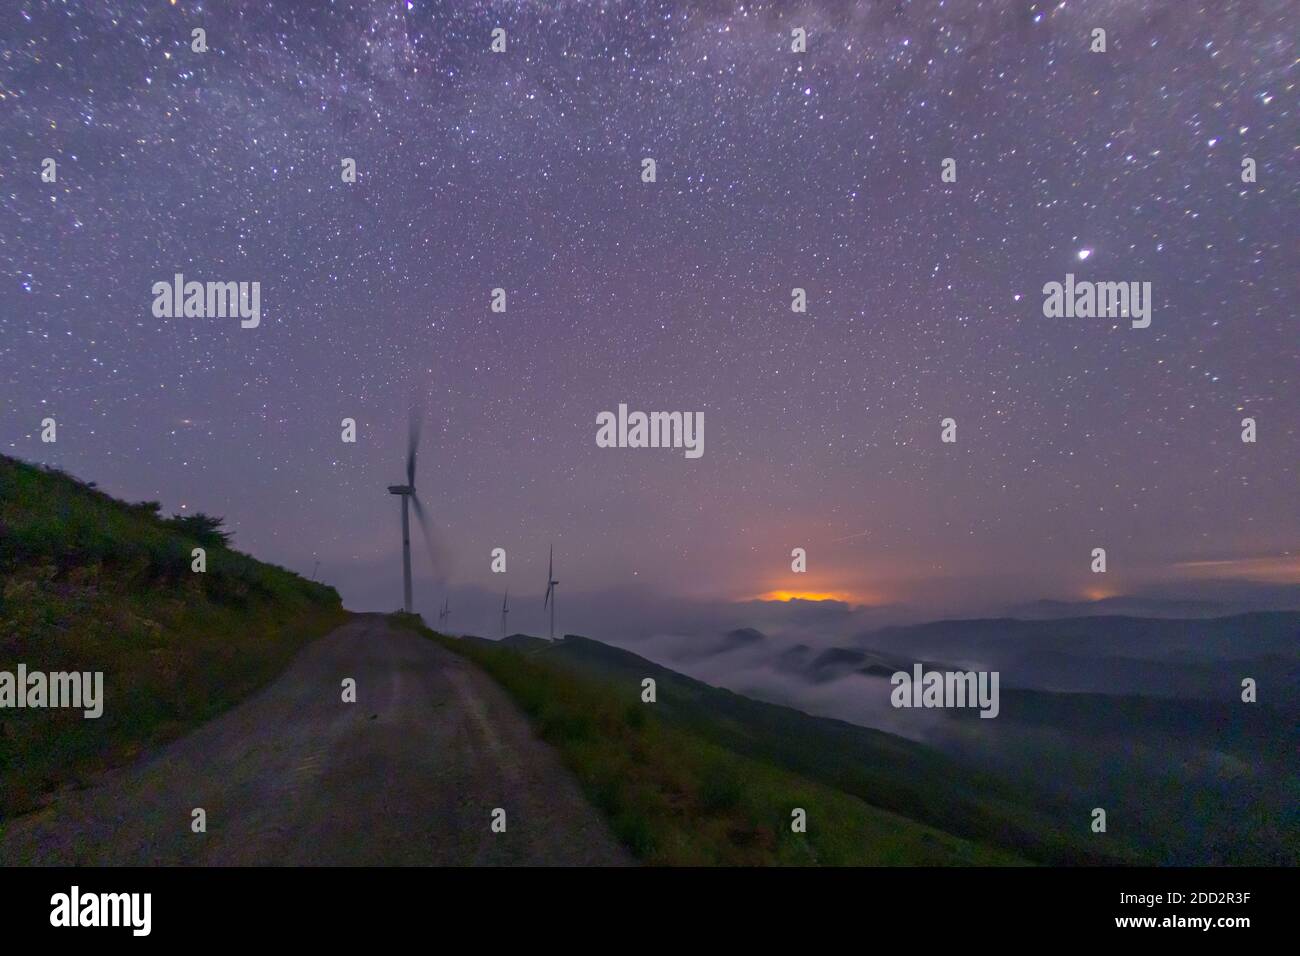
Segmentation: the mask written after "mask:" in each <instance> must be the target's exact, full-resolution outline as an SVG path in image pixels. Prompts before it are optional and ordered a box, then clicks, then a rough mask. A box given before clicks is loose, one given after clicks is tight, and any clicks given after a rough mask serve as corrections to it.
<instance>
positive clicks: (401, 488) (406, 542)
mask: <svg viewBox="0 0 1300 956" xmlns="http://www.w3.org/2000/svg"><path fill="white" fill-rule="evenodd" d="M419 450H420V418H419V416H418V415H417V414H416V413H415V412H414V411H412V412H411V419H410V425H409V429H408V433H407V442H406V484H404V485H389V486H388V493H389V494H390V495H400V496H401V498H402V610H403V611H405V612H406V613H407V614H410V613H411V612H412V610H413V608H412V605H411V521H410V518H409V516H408V514H407V509H408V507H410V506H414V508H415V517H416V518H417V519H418V520H419V522H420V530H421V531H422V532H424V543H425V545H427V546H428V549H429V560H430V561H432V562H433V565H434V572H435V573H437V570H438V563H439V562H438V560H437V557H436V554H435V551H436V548H435V545H434V532H433V529H432V527H431V526H430V524H429V519H428V518H427V517H426V516H425V513H424V508H422V507H421V506H420V499H419V497H418V496H417V495H416V493H415V458H416V454H417V452H418V451H419Z"/></svg>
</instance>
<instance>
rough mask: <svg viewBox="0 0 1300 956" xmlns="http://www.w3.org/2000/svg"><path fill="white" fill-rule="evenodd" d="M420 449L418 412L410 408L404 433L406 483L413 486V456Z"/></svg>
mask: <svg viewBox="0 0 1300 956" xmlns="http://www.w3.org/2000/svg"><path fill="white" fill-rule="evenodd" d="M419 451H420V413H419V411H417V410H416V409H414V408H412V409H411V417H410V420H409V422H408V424H407V433H406V483H407V484H408V485H410V486H411V487H412V488H414V487H415V456H416V455H417V454H418V453H419Z"/></svg>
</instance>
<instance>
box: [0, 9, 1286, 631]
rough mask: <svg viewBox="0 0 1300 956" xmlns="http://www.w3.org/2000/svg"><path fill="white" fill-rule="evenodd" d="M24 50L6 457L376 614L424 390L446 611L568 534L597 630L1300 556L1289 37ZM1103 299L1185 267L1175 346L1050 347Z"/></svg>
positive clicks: (13, 64)
mask: <svg viewBox="0 0 1300 956" xmlns="http://www.w3.org/2000/svg"><path fill="white" fill-rule="evenodd" d="M196 27H197V28H202V29H203V30H204V31H205V33H206V42H207V45H208V50H207V52H204V53H196V52H194V50H193V49H192V32H191V31H192V30H193V29H194V28H196ZM496 27H500V28H502V29H504V31H505V38H506V50H505V52H503V53H494V52H492V51H491V49H490V44H491V42H492V31H493V29H494V28H496ZM796 28H802V29H804V30H806V31H807V38H808V39H807V52H805V53H798V52H793V51H792V49H791V44H792V30H794V29H796ZM1097 28H1101V29H1104V30H1105V31H1106V36H1107V49H1106V51H1105V52H1093V51H1092V50H1091V49H1090V44H1091V42H1092V40H1091V36H1092V31H1093V30H1094V29H1097ZM0 37H2V39H0V206H2V207H3V208H2V209H0V216H2V218H0V399H3V404H2V406H0V450H3V451H5V452H6V453H7V454H12V455H16V456H18V457H21V458H25V459H28V460H37V461H46V462H50V463H52V464H57V465H59V466H61V467H64V468H66V469H68V470H69V471H71V472H72V473H74V474H76V475H78V476H80V477H83V478H86V479H88V480H94V481H97V482H98V483H99V485H100V486H101V487H103V488H104V489H106V490H108V491H110V492H112V493H114V494H117V495H119V496H121V497H125V498H129V499H133V500H135V499H158V500H161V501H162V502H163V505H164V508H165V509H166V510H167V511H178V510H181V509H182V508H184V509H189V510H203V511H207V512H211V513H217V514H223V515H225V516H226V518H227V520H228V522H229V524H230V525H231V527H232V528H233V529H234V530H235V533H236V542H237V544H238V545H239V546H241V547H242V548H244V549H245V550H248V551H250V552H252V553H254V554H256V555H258V556H259V557H264V558H266V559H269V560H273V561H276V562H279V563H283V564H286V565H288V566H291V567H294V568H296V569H298V570H300V571H303V572H310V571H312V569H313V568H314V567H315V564H316V562H317V561H319V562H320V572H319V573H320V575H321V576H322V577H324V578H325V579H326V580H329V581H332V582H334V583H337V584H338V585H339V586H340V589H341V590H342V592H343V595H344V598H345V600H346V601H347V602H348V603H349V604H350V605H351V606H356V607H367V606H370V607H381V608H390V607H394V606H396V605H397V604H398V602H399V601H400V583H399V576H398V575H399V571H398V567H399V565H398V560H399V559H398V555H399V549H398V537H397V535H398V531H397V519H398V509H397V507H396V500H395V499H394V498H392V497H391V496H389V495H388V494H387V493H386V492H385V486H386V485H388V484H393V483H395V482H398V481H400V480H401V479H402V467H403V466H402V458H403V453H404V452H403V445H404V442H405V429H406V418H407V415H408V411H409V409H410V407H411V405H412V403H413V402H414V403H416V404H418V405H421V406H422V407H423V408H424V409H425V422H426V434H425V442H424V445H423V447H422V452H421V456H422V457H421V465H420V467H421V473H420V474H419V476H418V477H417V483H418V485H419V488H420V492H421V495H422V496H423V497H424V499H425V501H426V504H427V506H428V507H429V508H430V509H431V510H432V511H433V513H434V515H435V516H436V520H437V523H438V524H439V526H440V528H441V530H442V534H443V535H444V537H445V542H446V545H445V551H446V555H447V563H446V566H445V567H444V568H442V569H440V570H439V571H438V572H437V575H438V577H439V579H440V580H439V581H437V582H435V581H434V572H433V571H432V570H431V569H430V567H429V563H428V560H427V559H426V558H425V557H424V556H423V554H422V553H418V554H417V560H416V574H417V588H416V590H417V594H418V598H419V600H418V604H419V606H420V607H421V608H422V609H423V610H426V611H431V610H432V609H433V608H435V607H436V606H437V604H439V603H440V602H441V598H442V594H443V588H444V585H445V586H448V587H451V588H453V589H455V588H459V589H462V591H464V592H465V593H467V594H468V593H471V592H472V591H473V589H476V588H479V589H484V590H485V591H491V592H499V591H500V589H501V588H502V587H503V586H504V581H503V580H502V576H500V575H493V574H492V573H491V572H490V571H489V552H490V550H491V549H492V548H493V547H503V548H505V549H506V550H507V553H508V555H509V568H508V573H507V575H506V576H505V577H506V578H508V580H509V582H510V586H511V593H512V595H515V594H520V595H521V597H520V599H519V600H520V602H521V604H522V602H523V601H524V600H525V599H524V598H523V597H522V595H525V594H527V595H528V598H527V600H528V602H529V605H528V606H529V608H530V609H529V610H528V611H527V612H526V613H523V612H522V608H521V616H520V619H519V621H518V623H519V624H520V625H521V626H533V627H538V626H540V622H541V592H542V588H543V587H544V581H545V578H544V574H545V560H546V549H547V546H548V545H549V544H550V543H551V542H554V544H555V548H556V556H557V563H558V564H559V573H558V574H557V577H559V578H560V579H561V580H562V581H563V584H562V586H561V594H562V596H563V599H564V600H565V601H566V602H569V603H566V604H565V605H563V607H565V608H575V607H580V606H581V603H582V600H583V597H582V596H583V595H584V594H585V593H588V592H591V593H595V592H600V591H611V590H621V591H628V592H635V591H638V590H640V591H642V592H644V593H646V594H649V593H652V592H662V593H667V594H672V595H679V596H686V595H692V596H699V597H709V598H719V599H738V598H748V597H752V596H754V595H756V594H760V593H763V592H767V591H770V590H774V589H785V590H792V591H808V592H818V593H823V592H824V593H828V594H835V595H840V596H844V597H846V598H849V599H851V600H854V601H861V602H867V603H874V602H894V601H912V602H925V601H928V600H935V599H937V597H936V596H939V597H943V598H944V600H949V601H951V602H955V603H960V601H961V600H962V599H964V598H966V597H974V596H976V595H981V594H994V593H995V594H997V595H998V596H1000V597H1005V598H1007V599H1029V598H1038V597H1076V598H1077V597H1081V596H1083V595H1085V594H1093V595H1094V596H1097V595H1099V594H1103V593H1119V592H1123V591H1125V590H1131V589H1134V588H1137V587H1140V586H1144V585H1146V584H1149V583H1151V582H1153V581H1160V580H1167V579H1180V578H1182V577H1186V578H1187V579H1188V580H1193V579H1194V578H1195V574H1196V573H1197V569H1204V568H1213V569H1215V573H1216V574H1219V573H1222V574H1224V575H1226V576H1229V577H1231V576H1234V575H1238V574H1239V573H1241V574H1246V575H1247V576H1249V574H1250V573H1254V572H1251V571H1250V569H1252V568H1253V569H1255V570H1256V571H1258V572H1259V573H1260V574H1261V575H1264V576H1266V577H1267V576H1270V575H1271V576H1272V577H1273V579H1277V576H1278V575H1279V574H1280V575H1281V576H1282V577H1284V578H1285V577H1286V575H1287V574H1288V573H1291V572H1294V570H1295V563H1296V562H1295V556H1296V545H1297V542H1298V539H1300V534H1298V533H1300V517H1298V513H1297V509H1296V506H1295V492H1296V473H1295V465H1296V462H1297V459H1298V453H1300V441H1298V440H1297V432H1296V427H1295V423H1294V417H1295V413H1296V410H1297V404H1298V403H1297V398H1298V397H1300V392H1298V390H1297V376H1296V371H1297V358H1298V357H1300V356H1298V353H1297V348H1296V342H1297V335H1296V325H1295V303H1296V301H1297V295H1298V294H1300V288H1297V275H1298V274H1300V269H1298V268H1297V265H1298V264H1300V263H1298V262H1297V246H1296V242H1295V237H1296V223H1297V214H1296V209H1297V201H1298V200H1300V190H1298V189H1297V185H1296V158H1297V149H1296V142H1297V136H1296V134H1297V125H1296V122H1295V105H1296V103H1295V94H1296V75H1295V70H1296V47H1295V43H1294V39H1295V18H1294V5H1293V4H1290V3H1287V2H1281V0H1279V2H1267V0H1260V2H1240V3H1233V2H1224V3H1204V4H1201V3H1194V2H1183V0H1169V2H1118V0H1070V2H1062V3H1040V4H1032V3H1011V2H1007V3H1003V2H974V0H971V2H955V0H949V2H917V3H893V2H888V3H871V2H861V3H830V4H809V5H797V4H788V3H774V4H761V3H745V4H731V3H722V2H713V3H701V4H683V3H671V2H658V3H618V2H608V3H602V4H594V3H582V4H579V3H527V2H515V3H428V2H420V0H416V2H412V3H400V4H394V3H371V4H365V3H343V2H339V3H334V4H326V3H314V2H303V3H287V2H286V3H265V2H263V3H239V2H231V3H211V4H192V3H186V2H183V0H182V2H177V3H175V4H173V5H167V4H164V3H123V2H115V0H108V2H104V3H93V4H92V3H87V4H84V5H83V4H61V3H46V4H40V3H30V2H21V3H16V4H13V5H10V6H9V8H8V9H7V11H6V12H5V13H4V14H3V28H2V29H0ZM46 157H50V158H53V159H54V160H55V161H56V163H57V181H56V182H53V183H49V182H43V181H42V178H41V169H42V161H43V159H45V158H46ZM647 157H649V158H653V159H654V160H655V163H656V170H657V172H656V181H655V182H653V183H646V182H643V181H642V175H641V173H642V161H643V159H645V158H647ZM1246 157H1250V158H1252V159H1253V160H1254V161H1255V164H1256V168H1257V173H1256V180H1255V182H1243V181H1242V175H1241V174H1242V167H1243V159H1244V158H1246ZM344 158H353V159H355V160H356V164H357V181H356V182H355V183H346V182H343V181H342V177H341V175H340V165H341V161H342V160H343V159H344ZM945 158H952V159H955V161H956V165H955V169H956V172H957V175H956V180H955V182H944V181H943V180H942V179H941V164H942V162H943V160H944V159H945ZM178 272H180V273H184V274H185V275H186V277H187V278H194V279H199V280H221V281H258V282H260V284H261V312H262V320H261V324H260V326H259V327H258V328H256V329H244V328H241V327H240V324H239V322H238V320H232V319H224V318H177V319H159V318H155V317H154V315H153V314H152V313H151V311H150V304H151V301H152V296H151V295H150V287H151V286H152V284H153V283H154V282H156V281H159V280H164V281H170V280H171V277H172V276H173V275H174V274H175V273H178ZM1067 272H1068V273H1073V274H1074V275H1075V276H1076V278H1078V279H1080V280H1092V281H1108V280H1113V281H1141V282H1150V283H1151V288H1152V290H1153V292H1152V302H1153V312H1152V322H1151V325H1150V327H1149V328H1146V329H1135V328H1131V327H1130V323H1129V322H1128V321H1127V320H1126V319H1114V318H1046V317H1045V316H1044V314H1043V308H1042V307H1043V293H1042V288H1043V286H1044V284H1045V283H1048V282H1052V281H1063V279H1064V277H1065V275H1066V273H1067ZM796 287H798V288H803V289H806V292H807V300H808V307H807V311H806V312H804V313H796V312H792V311H791V290H792V289H793V288H796ZM494 288H502V289H505V290H506V294H507V303H508V305H507V310H506V311H505V312H504V313H497V312H493V311H492V310H491V309H490V307H489V304H490V298H491V291H492V290H493V289H494ZM620 402H626V403H628V404H629V405H631V406H632V407H634V408H643V409H666V410H667V409H671V410H680V411H701V412H703V413H704V419H705V421H706V423H707V425H706V452H705V454H704V455H703V456H702V457H700V458H699V459H698V460H689V459H687V458H685V457H684V456H683V455H682V454H681V453H680V452H679V451H677V452H674V451H667V450H657V449H606V448H598V447H597V446H596V442H595V435H596V425H595V422H596V416H597V414H598V413H600V412H601V411H604V410H612V409H616V408H617V406H618V404H619V403H620ZM46 417H53V418H55V419H56V420H57V422H58V428H59V431H58V441H57V443H56V444H44V443H42V442H41V440H40V422H41V420H42V419H43V418H46ZM346 417H352V418H354V419H355V420H356V422H357V424H358V441H357V442H356V444H345V443H343V442H341V441H340V423H341V421H342V419H344V418H346ZM948 417H952V418H953V419H955V421H956V428H957V432H956V434H957V441H956V442H955V443H952V444H948V443H943V442H941V441H940V422H941V420H942V419H944V418H948ZM1245 417H1253V418H1254V419H1256V421H1257V423H1258V434H1259V437H1258V441H1257V442H1256V443H1253V444H1248V443H1243V442H1242V441H1241V421H1242V419H1243V418H1245ZM795 547H803V548H806V549H807V551H808V559H809V560H808V564H809V570H808V573H807V574H806V575H802V576H800V575H795V574H793V573H791V570H790V561H791V558H790V554H791V550H792V549H793V548H795ZM1095 547H1104V548H1106V549H1107V553H1108V557H1109V564H1110V567H1109V569H1108V572H1107V574H1106V575H1105V576H1104V578H1103V577H1102V576H1100V575H1093V574H1092V573H1090V570H1089V555H1090V552H1091V550H1092V549H1093V548H1095ZM1206 562H1210V563H1209V564H1207V563H1206ZM1288 567H1290V569H1291V571H1290V572H1288V571H1287V568H1288ZM1279 568H1280V570H1279ZM1099 582H1102V583H1099ZM533 591H536V592H537V593H536V597H537V601H536V604H537V608H536V609H535V611H534V610H533V609H531V603H532V602H531V597H532V592H533ZM485 606H486V605H485ZM533 614H535V615H536V619H535V620H534V619H533V617H531V616H530V615H533ZM426 616H427V615H426ZM462 623H463V624H465V625H466V626H468V624H469V623H470V622H465V621H462Z"/></svg>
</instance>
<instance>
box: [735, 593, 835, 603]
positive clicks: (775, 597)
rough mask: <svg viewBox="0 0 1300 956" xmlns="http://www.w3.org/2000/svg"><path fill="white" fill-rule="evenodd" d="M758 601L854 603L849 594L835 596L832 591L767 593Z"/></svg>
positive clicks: (759, 596) (761, 595) (759, 597)
mask: <svg viewBox="0 0 1300 956" xmlns="http://www.w3.org/2000/svg"><path fill="white" fill-rule="evenodd" d="M754 600H756V601H843V602H844V603H845V604H852V603H854V601H853V598H852V597H851V596H850V595H848V594H835V593H833V592H830V591H767V592H764V593H763V594H760V595H758V597H756V598H755V599H754Z"/></svg>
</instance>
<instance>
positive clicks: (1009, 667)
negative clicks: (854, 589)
mask: <svg viewBox="0 0 1300 956" xmlns="http://www.w3.org/2000/svg"><path fill="white" fill-rule="evenodd" d="M853 646H854V647H856V648H858V649H863V650H867V649H870V650H871V651H873V652H875V653H878V654H879V653H890V654H894V655H905V656H906V657H909V658H912V659H916V660H923V659H926V658H929V659H940V660H952V661H961V662H969V663H974V664H978V665H979V666H980V667H982V668H985V669H993V670H998V671H1000V672H1001V675H1002V682H1003V686H1006V687H1024V688H1039V689H1044V690H1055V691H1069V692H1078V693H1090V692H1096V693H1115V694H1140V695H1142V696H1161V697H1183V698H1202V699H1207V700H1231V699H1234V698H1235V697H1236V696H1237V694H1238V692H1239V690H1240V684H1241V679H1242V678H1243V677H1247V676H1248V677H1253V678H1255V680H1256V681H1257V682H1260V683H1265V682H1266V683H1268V684H1269V685H1270V686H1271V687H1272V688H1273V693H1275V694H1278V695H1291V696H1295V695H1297V694H1300V612H1295V611H1263V612H1253V613H1250V614H1239V615H1233V616H1230V617H1219V618H1204V619H1169V618H1134V617H1082V618H1064V619H1057V620H1047V621H1023V620H1018V619H1014V618H991V619H980V620H966V621H963V620H953V621H935V622H932V623H929V624H917V625H910V626H903V627H890V628H882V629H880V630H876V631H870V632H866V633H863V634H860V635H858V636H857V637H856V638H854V640H853Z"/></svg>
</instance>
